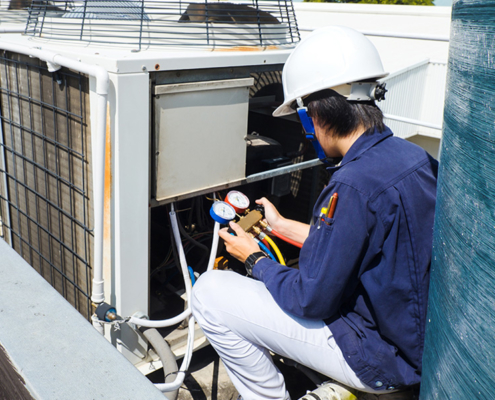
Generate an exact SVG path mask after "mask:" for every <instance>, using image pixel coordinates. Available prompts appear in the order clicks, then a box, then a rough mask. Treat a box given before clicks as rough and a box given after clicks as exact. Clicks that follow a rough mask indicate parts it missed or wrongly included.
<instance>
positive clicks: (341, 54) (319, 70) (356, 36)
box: [273, 26, 388, 117]
mask: <svg viewBox="0 0 495 400" xmlns="http://www.w3.org/2000/svg"><path fill="white" fill-rule="evenodd" d="M387 75H388V73H387V72H385V71H384V69H383V65H382V62H381V60H380V56H379V54H378V51H377V50H376V48H375V46H374V45H373V43H371V42H370V41H369V39H368V38H366V37H365V36H364V35H363V34H362V33H359V32H357V31H355V30H354V29H351V28H347V27H344V26H328V27H325V28H319V29H316V30H315V31H313V32H312V33H311V34H310V35H308V36H307V37H305V38H304V39H303V40H302V41H301V42H300V43H299V44H298V45H297V47H296V48H295V49H294V51H293V52H292V53H291V55H290V56H289V58H288V59H287V62H286V63H285V65H284V70H283V72H282V84H283V87H284V103H283V104H282V105H281V106H280V107H278V108H277V109H276V110H275V112H274V113H273V116H275V117H279V116H282V115H287V114H292V113H294V112H295V110H294V109H293V108H291V104H292V103H293V102H294V101H295V100H297V99H298V98H302V97H304V96H307V95H309V94H311V93H315V92H318V91H320V90H323V89H330V88H336V87H337V86H341V85H345V84H349V83H353V82H358V81H375V80H376V79H379V78H383V77H385V76H387ZM339 92H340V90H339Z"/></svg>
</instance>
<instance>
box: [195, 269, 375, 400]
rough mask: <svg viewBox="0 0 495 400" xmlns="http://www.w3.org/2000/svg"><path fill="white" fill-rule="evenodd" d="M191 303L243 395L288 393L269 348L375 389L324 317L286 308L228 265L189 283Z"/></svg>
mask: <svg viewBox="0 0 495 400" xmlns="http://www.w3.org/2000/svg"><path fill="white" fill-rule="evenodd" d="M191 306H192V310H193V314H194V316H195V318H196V320H197V321H198V323H199V325H200V326H201V328H202V329H203V332H204V333H205V335H206V337H207V338H208V340H209V341H210V343H211V345H212V346H213V347H214V348H215V350H216V351H217V353H218V354H219V356H220V358H221V359H222V361H223V363H224V365H225V368H226V369H227V372H228V374H229V376H230V378H231V380H232V382H233V384H234V385H235V387H236V389H237V391H238V392H239V394H240V395H241V396H242V398H243V400H267V399H277V400H282V399H288V398H289V397H288V394H287V392H286V388H285V382H284V378H283V376H282V374H281V373H280V371H279V370H278V368H277V367H276V366H275V365H274V363H273V361H272V358H271V356H270V354H269V351H268V350H271V351H272V352H274V353H276V354H278V355H281V356H284V357H287V358H290V359H292V360H294V361H297V362H299V363H300V364H303V365H305V366H307V367H309V368H311V369H314V370H316V371H318V372H320V373H322V374H324V375H326V376H328V377H331V378H333V379H335V380H337V381H339V382H341V383H344V384H345V385H348V386H351V387H353V388H356V389H358V390H362V391H367V392H374V393H378V392H376V391H374V390H373V389H372V388H370V387H369V386H367V385H365V384H363V383H362V382H361V381H360V380H359V378H358V377H357V376H356V374H355V373H354V372H353V371H352V369H351V368H350V367H349V365H348V364H347V362H346V361H345V360H344V357H343V356H342V352H341V351H340V348H339V347H338V346H337V344H336V342H335V340H334V338H333V335H332V333H331V332H330V329H329V328H328V327H327V326H326V325H325V323H324V322H323V321H315V320H307V319H303V318H298V317H294V316H292V315H289V314H287V313H286V312H284V311H283V310H282V309H281V308H280V307H279V306H278V305H277V304H276V303H275V301H274V300H273V298H272V296H271V295H270V293H269V292H268V290H267V289H266V287H265V285H264V284H263V283H262V282H259V281H256V280H254V279H251V278H247V277H244V276H241V275H239V274H237V273H235V272H231V271H210V272H207V273H205V274H203V275H201V277H200V278H199V279H198V281H197V282H196V284H195V285H194V288H193V292H192V301H191ZM308 389H311V388H308Z"/></svg>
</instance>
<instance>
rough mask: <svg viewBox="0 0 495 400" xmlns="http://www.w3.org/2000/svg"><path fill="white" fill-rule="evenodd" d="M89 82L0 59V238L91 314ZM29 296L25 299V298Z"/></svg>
mask: <svg viewBox="0 0 495 400" xmlns="http://www.w3.org/2000/svg"><path fill="white" fill-rule="evenodd" d="M88 93H89V80H88V78H87V77H86V76H83V75H80V74H77V73H73V72H71V71H69V70H67V69H65V68H63V69H61V70H59V71H57V72H56V73H55V74H52V73H49V72H48V70H47V69H46V66H43V65H41V62H40V61H37V60H35V59H31V58H29V57H28V56H23V55H20V54H15V53H9V52H4V53H3V54H2V55H1V56H0V237H1V238H3V239H4V240H6V241H7V242H8V243H9V244H10V245H11V246H12V247H13V248H14V249H15V250H16V251H17V252H18V253H19V254H20V255H21V256H22V257H23V258H24V259H25V260H26V261H27V262H28V263H29V264H30V265H31V266H33V268H35V269H36V270H37V271H38V272H39V273H40V274H41V275H42V276H43V277H44V278H45V279H46V280H47V281H48V282H49V283H50V284H51V285H52V286H53V287H54V288H55V289H57V290H58V291H59V292H60V294H62V295H63V296H64V297H65V298H66V299H67V301H69V303H71V304H72V305H73V306H74V307H75V308H76V309H77V310H79V312H80V313H81V314H83V315H84V316H85V317H87V318H89V317H90V315H91V301H90V293H91V265H92V253H93V233H92V224H93V215H92V213H93V210H92V201H91V200H90V199H91V197H92V191H91V188H92V181H91V164H90V162H89V160H90V159H91V154H90V153H89V151H90V148H91V146H90V140H91V138H90V128H89V125H88V123H87V121H88V120H89V116H88V113H89V107H88V104H89V95H88ZM26 295H27V296H28V295H29V294H28V293H26Z"/></svg>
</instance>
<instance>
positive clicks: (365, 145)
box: [327, 127, 393, 173]
mask: <svg viewBox="0 0 495 400" xmlns="http://www.w3.org/2000/svg"><path fill="white" fill-rule="evenodd" d="M390 136H393V133H392V131H391V130H390V129H389V128H388V127H385V130H384V131H383V132H378V130H377V129H376V128H371V129H368V130H367V131H366V132H364V133H363V134H362V135H361V136H360V137H359V138H358V139H357V140H356V141H355V142H354V143H353V144H352V146H351V148H350V149H349V151H348V152H347V153H346V155H345V156H344V158H343V159H342V161H341V162H340V164H339V165H336V166H334V167H328V168H327V170H328V171H329V172H332V173H333V172H335V171H337V170H338V169H340V168H341V167H343V166H344V165H346V164H348V163H349V162H351V161H354V160H356V159H357V158H359V157H360V156H361V155H362V154H363V153H364V152H366V151H368V150H369V149H371V148H372V147H373V146H375V145H376V144H378V143H380V142H381V141H382V140H385V139H386V138H388V137H390Z"/></svg>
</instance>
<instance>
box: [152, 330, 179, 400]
mask: <svg viewBox="0 0 495 400" xmlns="http://www.w3.org/2000/svg"><path fill="white" fill-rule="evenodd" d="M143 335H144V337H145V338H146V339H148V342H149V343H150V344H151V346H153V349H155V351H156V354H157V355H158V357H159V358H160V361H161V362H162V364H163V373H164V375H165V383H170V382H174V381H175V376H176V374H177V372H178V369H179V368H178V367H177V361H176V360H175V355H174V353H172V350H170V346H169V345H168V343H167V342H166V341H165V339H164V338H163V336H162V335H161V334H160V332H158V331H157V330H156V329H153V328H151V329H145V330H144V332H143ZM178 394H179V391H178V390H174V391H171V392H167V393H166V396H167V398H168V400H175V399H177V395H178Z"/></svg>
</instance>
